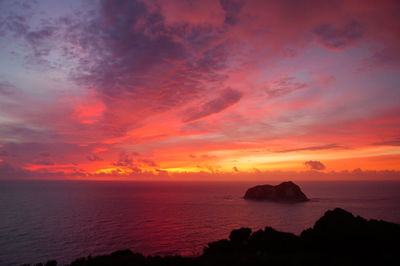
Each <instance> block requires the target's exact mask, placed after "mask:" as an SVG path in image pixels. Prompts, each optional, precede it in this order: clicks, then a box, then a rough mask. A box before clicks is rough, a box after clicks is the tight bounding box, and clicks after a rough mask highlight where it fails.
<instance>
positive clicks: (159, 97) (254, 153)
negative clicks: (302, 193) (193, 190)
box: [0, 0, 400, 180]
mask: <svg viewBox="0 0 400 266" xmlns="http://www.w3.org/2000/svg"><path fill="white" fill-rule="evenodd" d="M399 17H400V3H399V1H384V0H382V1H352V0H338V1H334V0H333V1H311V0H310V1H306V0H304V1H290V0H284V1H278V0H277V1H272V0H271V1H263V0H260V1H256V0H254V1H253V0H250V1H242V0H219V1H217V0H201V1H191V0H169V1H161V0H160V1H158V0H137V1H123V0H117V1H111V0H110V1H97V0H87V1H80V0H71V1H52V0H32V1H22V0H12V1H11V0H0V178H1V179H16V178H23V179H107V180H108V179H110V180H119V179H127V180H250V179H285V178H291V179H294V180H296V179H310V180H328V179H349V180H350V179H359V180H364V179H368V180H372V179H400V88H399V86H400V73H399V72H400V48H399V47H400V20H399Z"/></svg>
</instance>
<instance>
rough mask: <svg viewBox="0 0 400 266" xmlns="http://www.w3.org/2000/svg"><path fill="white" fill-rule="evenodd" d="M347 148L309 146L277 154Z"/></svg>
mask: <svg viewBox="0 0 400 266" xmlns="http://www.w3.org/2000/svg"><path fill="white" fill-rule="evenodd" d="M345 148H346V147H345V146H343V145H339V144H327V145H321V146H309V147H302V148H295V149H284V150H279V151H277V152H294V151H319V150H330V149H345Z"/></svg>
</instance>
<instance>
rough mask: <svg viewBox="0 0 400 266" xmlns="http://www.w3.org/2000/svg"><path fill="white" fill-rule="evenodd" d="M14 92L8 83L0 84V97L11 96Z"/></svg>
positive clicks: (13, 87)
mask: <svg viewBox="0 0 400 266" xmlns="http://www.w3.org/2000/svg"><path fill="white" fill-rule="evenodd" d="M14 90H15V86H14V85H12V84H10V83H8V82H0V95H3V96H11V95H12V93H13V91H14Z"/></svg>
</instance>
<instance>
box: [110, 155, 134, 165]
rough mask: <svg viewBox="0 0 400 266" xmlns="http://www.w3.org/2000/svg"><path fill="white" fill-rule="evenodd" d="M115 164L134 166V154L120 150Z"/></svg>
mask: <svg viewBox="0 0 400 266" xmlns="http://www.w3.org/2000/svg"><path fill="white" fill-rule="evenodd" d="M114 165H115V166H122V167H129V168H131V167H133V158H132V155H130V154H127V153H125V152H120V154H119V156H118V161H117V162H115V163H114Z"/></svg>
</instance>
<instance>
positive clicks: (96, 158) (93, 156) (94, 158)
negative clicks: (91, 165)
mask: <svg viewBox="0 0 400 266" xmlns="http://www.w3.org/2000/svg"><path fill="white" fill-rule="evenodd" d="M86 158H87V159H88V160H89V161H91V162H97V161H103V158H101V157H100V156H98V155H97V154H91V155H88V156H87V157H86Z"/></svg>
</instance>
